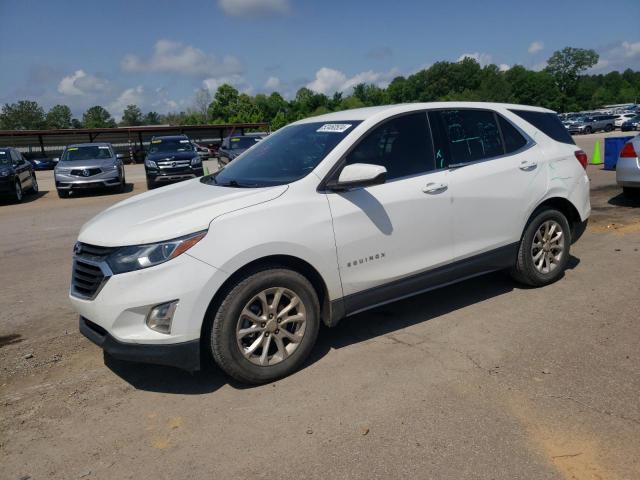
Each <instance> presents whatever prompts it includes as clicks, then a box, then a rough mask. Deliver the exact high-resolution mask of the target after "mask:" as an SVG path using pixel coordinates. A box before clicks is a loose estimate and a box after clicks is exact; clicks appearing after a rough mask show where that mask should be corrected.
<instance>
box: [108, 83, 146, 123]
mask: <svg viewBox="0 0 640 480" xmlns="http://www.w3.org/2000/svg"><path fill="white" fill-rule="evenodd" d="M144 104H145V91H144V87H143V86H142V85H138V86H137V87H135V88H127V89H125V90H124V91H123V92H122V93H121V94H120V95H118V98H116V99H115V100H114V101H113V102H111V103H110V104H109V105H107V110H109V113H110V114H111V115H113V116H114V117H115V118H116V119H117V120H119V119H120V118H121V117H122V113H123V112H124V109H125V108H127V105H137V106H138V107H140V108H142V107H143V106H144Z"/></svg>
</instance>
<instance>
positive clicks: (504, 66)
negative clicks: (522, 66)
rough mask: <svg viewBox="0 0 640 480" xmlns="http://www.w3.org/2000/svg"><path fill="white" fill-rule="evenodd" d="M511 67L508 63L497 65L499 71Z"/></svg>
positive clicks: (504, 70)
mask: <svg viewBox="0 0 640 480" xmlns="http://www.w3.org/2000/svg"><path fill="white" fill-rule="evenodd" d="M510 68H511V66H510V65H507V64H506V63H501V64H500V65H498V69H499V70H500V71H501V72H506V71H507V70H509V69H510Z"/></svg>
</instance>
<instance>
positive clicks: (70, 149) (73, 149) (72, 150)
mask: <svg viewBox="0 0 640 480" xmlns="http://www.w3.org/2000/svg"><path fill="white" fill-rule="evenodd" d="M77 149H78V147H71V148H67V150H69V151H70V152H75V151H76V150H77Z"/></svg>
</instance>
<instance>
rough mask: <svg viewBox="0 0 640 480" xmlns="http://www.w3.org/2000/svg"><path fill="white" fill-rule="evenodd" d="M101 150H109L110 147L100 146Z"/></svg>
mask: <svg viewBox="0 0 640 480" xmlns="http://www.w3.org/2000/svg"><path fill="white" fill-rule="evenodd" d="M98 148H99V149H100V150H109V147H98Z"/></svg>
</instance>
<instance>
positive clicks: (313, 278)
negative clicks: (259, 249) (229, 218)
mask: <svg viewBox="0 0 640 480" xmlns="http://www.w3.org/2000/svg"><path fill="white" fill-rule="evenodd" d="M270 268H286V269H289V270H292V271H294V272H297V273H299V274H301V275H302V276H304V277H305V278H306V279H307V280H308V281H309V282H310V283H311V285H312V286H313V289H314V290H315V292H316V295H317V296H318V302H319V304H320V316H321V319H322V321H323V322H324V324H325V325H332V315H331V302H330V299H329V290H328V288H327V285H326V283H325V281H324V279H323V278H322V276H321V275H320V273H319V272H318V270H317V269H316V268H315V267H313V266H312V265H311V264H310V263H309V262H307V261H305V260H302V259H301V258H298V257H294V256H291V255H269V256H266V257H261V258H258V259H255V260H253V261H251V262H249V263H247V264H246V265H243V266H242V267H240V268H239V269H237V270H236V271H235V272H234V273H233V274H232V275H231V276H230V277H229V278H227V279H226V280H225V282H224V283H223V284H222V285H221V286H220V288H219V289H218V290H217V291H216V293H215V294H214V296H213V298H212V299H211V302H209V306H208V308H207V311H206V313H205V316H204V319H203V322H202V327H201V330H200V341H201V342H205V343H206V342H207V341H208V340H207V339H208V338H209V336H210V329H211V323H212V322H211V321H210V320H211V319H212V318H213V317H214V316H215V314H216V311H217V310H218V308H219V307H220V305H221V303H222V301H223V300H224V299H225V297H226V296H227V294H228V293H229V292H230V291H231V290H232V289H233V287H234V286H235V285H236V284H237V283H238V282H239V281H241V280H242V279H243V278H245V277H247V276H249V275H251V274H253V273H256V272H259V271H260V270H266V269H270ZM201 346H203V347H204V348H201V349H200V351H201V352H207V351H208V348H207V347H206V345H201Z"/></svg>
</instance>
